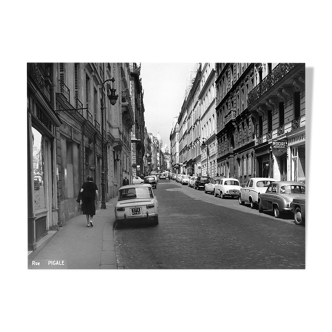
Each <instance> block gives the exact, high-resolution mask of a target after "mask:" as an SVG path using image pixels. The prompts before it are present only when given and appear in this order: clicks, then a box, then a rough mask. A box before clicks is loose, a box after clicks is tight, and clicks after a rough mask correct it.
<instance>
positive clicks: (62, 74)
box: [60, 63, 66, 83]
mask: <svg viewBox="0 0 332 332" xmlns="http://www.w3.org/2000/svg"><path fill="white" fill-rule="evenodd" d="M65 78H66V69H65V64H64V63H60V81H61V82H62V83H66V81H65Z"/></svg>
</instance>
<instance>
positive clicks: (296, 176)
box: [287, 127, 306, 183]
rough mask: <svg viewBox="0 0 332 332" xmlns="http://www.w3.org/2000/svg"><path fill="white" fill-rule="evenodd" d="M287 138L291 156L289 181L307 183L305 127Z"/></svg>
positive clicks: (291, 133)
mask: <svg viewBox="0 0 332 332" xmlns="http://www.w3.org/2000/svg"><path fill="white" fill-rule="evenodd" d="M287 137H288V155H289V156H290V174H289V180H291V181H300V182H304V183H305V180H306V175H305V127H300V128H298V129H297V130H294V131H292V132H290V133H288V135H287Z"/></svg>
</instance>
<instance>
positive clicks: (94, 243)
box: [28, 197, 118, 269]
mask: <svg viewBox="0 0 332 332" xmlns="http://www.w3.org/2000/svg"><path fill="white" fill-rule="evenodd" d="M116 201H117V197H115V198H112V199H111V200H109V201H108V202H107V203H106V209H103V210H101V209H98V210H97V211H96V215H95V216H94V218H93V224H94V226H93V227H86V217H85V215H83V214H82V215H79V216H76V217H74V218H72V219H70V220H68V221H67V222H66V223H65V225H64V226H63V227H61V228H60V229H59V231H58V232H56V234H55V235H54V236H53V237H52V238H51V240H50V241H49V242H48V243H47V244H46V245H45V246H44V247H43V248H42V249H41V250H40V252H38V253H31V254H30V255H29V256H28V268H29V269H117V268H118V267H117V260H116V253H115V248H114V235H113V223H114V221H115V218H114V206H115V204H116Z"/></svg>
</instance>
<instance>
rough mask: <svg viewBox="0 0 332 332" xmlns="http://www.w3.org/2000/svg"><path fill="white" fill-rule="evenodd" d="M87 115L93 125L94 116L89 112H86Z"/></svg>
mask: <svg viewBox="0 0 332 332" xmlns="http://www.w3.org/2000/svg"><path fill="white" fill-rule="evenodd" d="M86 114H87V116H88V121H89V122H91V123H92V124H93V116H92V114H91V113H90V112H89V111H88V110H87V111H86Z"/></svg>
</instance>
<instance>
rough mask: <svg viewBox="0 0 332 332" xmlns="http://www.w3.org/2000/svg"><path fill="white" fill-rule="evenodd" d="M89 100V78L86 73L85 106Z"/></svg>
mask: <svg viewBox="0 0 332 332" xmlns="http://www.w3.org/2000/svg"><path fill="white" fill-rule="evenodd" d="M89 100H90V78H89V76H88V75H86V78H85V101H86V103H87V106H88V104H89Z"/></svg>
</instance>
